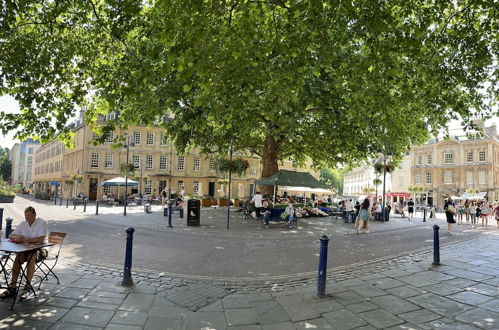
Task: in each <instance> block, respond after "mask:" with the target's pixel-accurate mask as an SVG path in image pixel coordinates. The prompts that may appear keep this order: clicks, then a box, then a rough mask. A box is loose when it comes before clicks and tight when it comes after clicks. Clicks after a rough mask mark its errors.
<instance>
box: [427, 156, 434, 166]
mask: <svg viewBox="0 0 499 330" xmlns="http://www.w3.org/2000/svg"><path fill="white" fill-rule="evenodd" d="M432 163H433V157H432V156H431V155H427V156H426V164H428V165H431V164H432Z"/></svg>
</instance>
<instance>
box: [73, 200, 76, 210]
mask: <svg viewBox="0 0 499 330" xmlns="http://www.w3.org/2000/svg"><path fill="white" fill-rule="evenodd" d="M73 210H76V200H75V199H73Z"/></svg>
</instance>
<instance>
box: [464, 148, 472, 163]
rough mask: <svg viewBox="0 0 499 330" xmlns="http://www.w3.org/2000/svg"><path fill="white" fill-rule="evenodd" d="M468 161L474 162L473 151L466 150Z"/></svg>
mask: <svg viewBox="0 0 499 330" xmlns="http://www.w3.org/2000/svg"><path fill="white" fill-rule="evenodd" d="M466 162H468V163H473V151H467V152H466Z"/></svg>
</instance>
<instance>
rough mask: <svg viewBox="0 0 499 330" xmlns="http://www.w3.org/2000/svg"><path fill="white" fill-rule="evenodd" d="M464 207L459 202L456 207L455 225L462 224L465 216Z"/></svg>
mask: <svg viewBox="0 0 499 330" xmlns="http://www.w3.org/2000/svg"><path fill="white" fill-rule="evenodd" d="M465 212H466V211H465V207H464V203H463V202H459V204H458V206H457V224H458V225H462V224H463V217H464V214H465Z"/></svg>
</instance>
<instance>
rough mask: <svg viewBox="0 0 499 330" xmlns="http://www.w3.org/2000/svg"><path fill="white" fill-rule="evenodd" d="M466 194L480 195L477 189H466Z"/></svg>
mask: <svg viewBox="0 0 499 330" xmlns="http://www.w3.org/2000/svg"><path fill="white" fill-rule="evenodd" d="M466 192H467V193H468V194H478V193H480V189H478V188H468V189H466Z"/></svg>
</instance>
